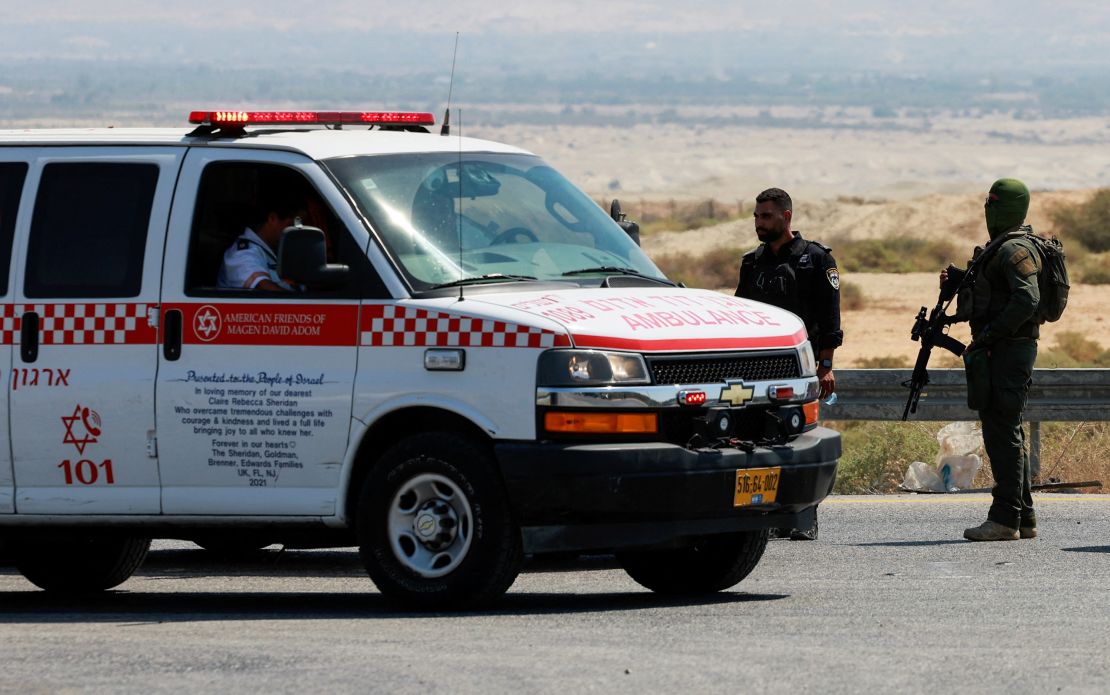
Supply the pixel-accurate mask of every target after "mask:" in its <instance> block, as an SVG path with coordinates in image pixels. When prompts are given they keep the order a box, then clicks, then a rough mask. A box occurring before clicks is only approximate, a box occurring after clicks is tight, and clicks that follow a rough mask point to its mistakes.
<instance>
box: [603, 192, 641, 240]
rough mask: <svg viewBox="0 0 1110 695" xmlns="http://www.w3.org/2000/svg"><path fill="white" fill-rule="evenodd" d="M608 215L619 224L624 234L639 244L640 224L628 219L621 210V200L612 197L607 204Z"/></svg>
mask: <svg viewBox="0 0 1110 695" xmlns="http://www.w3.org/2000/svg"><path fill="white" fill-rule="evenodd" d="M609 216H610V217H612V218H613V221H614V222H616V223H617V224H619V225H620V227H621V229H623V230H624V233H625V234H627V235H628V236H629V237H631V238H632V241H634V242H636V245H637V246H639V245H640V225H638V224H636V223H635V222H633V221H632V220H630V219H628V215H625V214H624V213H623V212H621V201H619V200H617V199H616V198H613V202H612V203H610V204H609Z"/></svg>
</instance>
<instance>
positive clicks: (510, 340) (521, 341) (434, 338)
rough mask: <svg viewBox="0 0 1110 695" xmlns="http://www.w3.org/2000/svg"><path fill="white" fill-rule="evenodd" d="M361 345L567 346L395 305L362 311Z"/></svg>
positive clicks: (536, 332) (542, 334)
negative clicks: (363, 329)
mask: <svg viewBox="0 0 1110 695" xmlns="http://www.w3.org/2000/svg"><path fill="white" fill-rule="evenodd" d="M362 311H363V314H362V325H363V326H364V327H368V328H369V329H370V330H365V331H362V335H361V338H360V340H359V344H360V345H369V346H374V347H388V346H394V347H506V348H550V347H556V346H566V345H569V344H570V340H569V339H568V338H567V336H566V335H564V334H561V333H555V332H554V331H548V330H544V329H542V328H535V327H533V326H521V325H518V324H515V323H507V322H505V321H494V320H490V319H479V318H472V317H469V316H460V315H458V314H448V313H445V312H439V311H429V310H427V309H418V308H415V307H405V306H397V305H394V304H375V305H372V306H366V307H363V309H362Z"/></svg>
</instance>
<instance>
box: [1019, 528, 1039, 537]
mask: <svg viewBox="0 0 1110 695" xmlns="http://www.w3.org/2000/svg"><path fill="white" fill-rule="evenodd" d="M1018 535H1019V536H1021V537H1022V538H1036V537H1037V527H1036V526H1022V527H1021V528H1019V529H1018Z"/></svg>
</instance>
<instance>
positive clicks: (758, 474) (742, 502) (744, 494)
mask: <svg viewBox="0 0 1110 695" xmlns="http://www.w3.org/2000/svg"><path fill="white" fill-rule="evenodd" d="M781 470H782V469H781V468H779V467H778V466H776V467H774V468H738V469H737V470H736V495H735V496H734V497H733V499H732V506H734V507H748V506H751V505H753V504H770V503H771V502H774V501H775V496H776V495H777V494H778V491H779V474H780V471H781Z"/></svg>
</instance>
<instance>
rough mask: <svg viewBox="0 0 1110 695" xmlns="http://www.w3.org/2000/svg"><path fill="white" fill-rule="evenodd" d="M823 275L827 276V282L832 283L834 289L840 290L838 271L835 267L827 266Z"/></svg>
mask: <svg viewBox="0 0 1110 695" xmlns="http://www.w3.org/2000/svg"><path fill="white" fill-rule="evenodd" d="M825 275H826V276H827V277H828V278H829V284H830V285H832V288H833V289H834V290H837V291H839V290H840V271H839V270H837V269H836V268H829V269H828V270H826V271H825Z"/></svg>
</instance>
